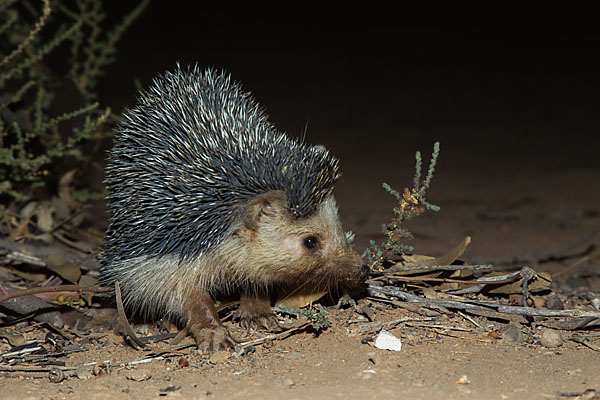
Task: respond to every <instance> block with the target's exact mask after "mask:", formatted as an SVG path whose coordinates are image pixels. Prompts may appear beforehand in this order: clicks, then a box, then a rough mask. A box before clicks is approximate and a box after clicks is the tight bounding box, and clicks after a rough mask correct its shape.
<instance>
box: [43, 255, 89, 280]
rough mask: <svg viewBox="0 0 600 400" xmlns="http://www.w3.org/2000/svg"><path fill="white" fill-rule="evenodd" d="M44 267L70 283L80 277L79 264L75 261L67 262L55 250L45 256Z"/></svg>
mask: <svg viewBox="0 0 600 400" xmlns="http://www.w3.org/2000/svg"><path fill="white" fill-rule="evenodd" d="M46 268H48V269H49V270H50V271H52V272H54V273H56V274H57V275H58V276H60V277H61V278H63V279H65V280H67V281H69V282H72V283H77V282H79V278H80V277H81V269H79V266H78V265H77V264H76V263H73V262H68V261H67V260H66V259H65V258H64V257H63V256H62V255H61V254H59V253H56V252H54V253H50V254H49V255H48V258H46Z"/></svg>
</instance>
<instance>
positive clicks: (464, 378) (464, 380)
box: [454, 375, 471, 385]
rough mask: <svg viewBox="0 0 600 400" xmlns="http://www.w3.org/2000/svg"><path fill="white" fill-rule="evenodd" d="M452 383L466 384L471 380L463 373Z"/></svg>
mask: <svg viewBox="0 0 600 400" xmlns="http://www.w3.org/2000/svg"><path fill="white" fill-rule="evenodd" d="M454 383H456V384H458V385H468V384H470V383H471V380H470V379H469V378H468V377H467V376H466V375H463V376H461V377H460V378H458V380H457V381H456V382H454Z"/></svg>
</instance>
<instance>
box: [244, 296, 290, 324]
mask: <svg viewBox="0 0 600 400" xmlns="http://www.w3.org/2000/svg"><path fill="white" fill-rule="evenodd" d="M236 317H237V318H238V319H239V321H240V326H241V327H242V328H243V329H245V330H247V331H250V330H257V329H259V328H265V329H267V330H269V331H280V330H281V327H280V326H279V323H278V322H277V317H276V316H275V314H273V312H272V311H271V301H270V300H269V295H268V293H266V292H263V293H255V292H243V293H242V294H241V296H240V308H239V309H238V311H237V313H236Z"/></svg>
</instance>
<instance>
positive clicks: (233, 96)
mask: <svg viewBox="0 0 600 400" xmlns="http://www.w3.org/2000/svg"><path fill="white" fill-rule="evenodd" d="M106 176H107V177H106V183H107V186H108V190H109V195H108V197H107V202H108V209H109V213H110V226H109V228H108V231H107V233H106V240H105V244H104V251H103V256H102V258H101V264H102V267H101V272H102V280H103V282H104V283H105V284H109V285H110V284H113V283H114V281H116V280H118V281H119V283H120V285H121V288H122V291H123V298H124V301H125V304H126V305H127V306H128V307H129V308H130V309H133V310H137V311H138V312H140V313H142V314H143V315H145V316H147V317H155V318H156V317H168V318H170V319H172V320H175V321H179V322H181V323H185V324H187V327H188V328H189V329H190V332H191V333H192V335H193V336H194V338H195V340H196V342H197V343H198V344H199V345H201V346H203V347H204V348H208V349H218V348H224V347H228V346H233V344H234V341H233V339H232V338H231V336H230V335H229V333H228V332H227V330H226V329H225V328H224V327H223V325H222V324H221V322H220V320H219V318H218V316H217V313H216V310H215V307H214V303H213V300H212V298H213V297H214V296H215V295H219V294H224V293H231V292H233V291H238V292H240V297H241V304H240V308H239V310H238V316H239V318H240V322H241V324H242V325H243V326H246V327H250V326H253V327H255V326H259V325H260V326H264V327H267V328H273V327H274V326H276V319H275V318H274V316H273V314H272V312H271V309H270V300H269V299H270V295H271V293H273V291H276V290H277V288H278V287H281V286H286V287H288V288H289V287H292V288H294V287H295V288H300V287H312V288H322V289H325V288H327V287H329V288H330V287H338V285H339V284H341V283H342V282H346V281H352V280H353V279H355V278H356V276H357V275H358V272H359V270H360V269H361V265H362V261H361V259H360V257H359V256H358V255H357V254H356V253H355V252H354V251H353V250H352V249H351V248H350V246H349V244H348V241H347V239H346V237H345V235H344V232H343V231H342V227H341V224H340V221H339V218H338V214H337V208H336V204H335V200H334V198H333V195H332V191H333V186H334V184H335V182H336V181H337V179H338V178H339V176H340V174H339V169H338V160H337V159H336V158H335V157H333V156H332V155H331V154H329V152H328V151H327V150H326V149H325V148H324V147H323V146H309V145H306V144H303V143H301V142H299V141H297V140H294V139H291V138H289V137H287V136H286V135H285V134H283V133H281V132H279V131H277V129H276V128H275V127H274V126H273V125H272V124H271V123H270V122H269V121H268V120H267V115H266V114H265V113H264V112H263V110H262V109H261V108H260V106H259V105H258V104H257V103H256V102H255V101H254V99H253V98H252V97H251V95H250V94H249V93H248V92H244V91H242V90H241V87H240V85H239V84H237V83H234V82H232V81H231V79H230V76H229V75H227V74H225V73H218V72H215V71H214V70H210V69H208V70H206V71H201V70H199V69H198V67H193V68H188V69H182V68H181V67H179V65H178V66H177V69H176V70H175V71H174V72H167V73H165V74H163V75H162V76H159V77H158V78H156V79H155V80H154V82H153V84H152V86H151V87H150V89H148V90H147V91H145V92H142V93H141V94H140V96H139V99H138V103H137V105H136V106H135V107H134V108H133V109H131V110H129V111H127V112H126V113H125V115H124V117H123V119H122V121H121V122H120V124H119V125H118V128H117V134H116V137H115V141H114V147H113V149H112V151H111V152H110V154H109V157H108V165H107V168H106Z"/></svg>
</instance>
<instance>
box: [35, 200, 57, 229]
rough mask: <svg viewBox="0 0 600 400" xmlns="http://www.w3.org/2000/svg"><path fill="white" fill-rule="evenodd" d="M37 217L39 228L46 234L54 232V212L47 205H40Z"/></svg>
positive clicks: (37, 209)
mask: <svg viewBox="0 0 600 400" xmlns="http://www.w3.org/2000/svg"><path fill="white" fill-rule="evenodd" d="M35 211H36V212H35V215H36V218H37V228H38V229H39V230H40V231H42V232H45V233H48V232H50V231H51V230H52V224H53V218H52V211H51V210H50V207H48V205H47V204H46V203H40V204H38V206H37V208H36V210H35Z"/></svg>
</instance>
